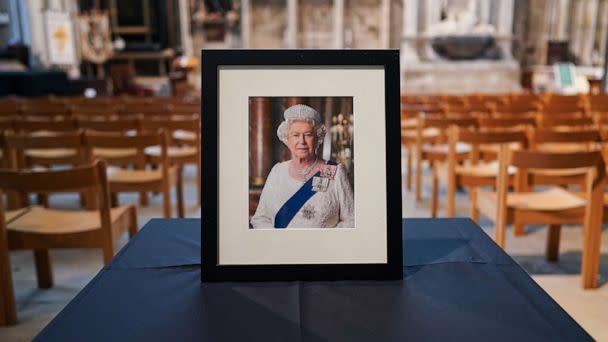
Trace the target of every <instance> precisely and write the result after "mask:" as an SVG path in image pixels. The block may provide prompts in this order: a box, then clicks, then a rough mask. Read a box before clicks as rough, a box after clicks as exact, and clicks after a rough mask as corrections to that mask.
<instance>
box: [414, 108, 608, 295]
mask: <svg viewBox="0 0 608 342" xmlns="http://www.w3.org/2000/svg"><path fill="white" fill-rule="evenodd" d="M451 123H452V124H451V125H449V126H448V131H449V134H448V136H449V139H448V143H447V144H441V143H436V144H435V145H432V144H428V145H422V146H423V147H422V148H420V149H418V153H419V154H418V158H419V160H420V161H422V160H423V159H426V160H429V161H430V162H431V165H432V198H431V213H432V215H433V216H435V215H437V210H438V188H439V181H440V179H441V177H440V174H439V173H440V170H441V169H440V167H439V163H442V162H445V163H446V164H447V168H446V174H445V176H446V177H445V178H447V179H446V183H447V200H446V204H447V208H446V209H447V216H453V215H454V214H455V203H454V199H455V191H456V188H457V187H466V188H468V189H469V197H470V199H471V217H472V218H473V219H475V220H479V214H480V212H481V213H483V214H484V215H486V216H488V217H490V218H491V219H493V220H494V221H495V222H496V223H497V224H496V226H497V229H496V241H497V243H498V244H499V245H500V246H502V247H504V246H505V231H506V230H505V227H506V224H507V223H514V231H515V232H516V233H518V234H517V235H521V233H522V232H523V227H524V225H526V224H532V223H537V224H543V223H544V224H549V225H550V234H549V240H548V245H547V246H548V247H547V258H548V259H550V260H555V259H556V258H557V251H558V246H559V229H560V227H561V224H583V225H584V232H585V246H584V251H583V264H582V284H583V287H584V288H592V287H595V286H597V271H598V269H597V265H598V264H597V260H599V259H598V258H599V241H600V234H601V223H602V218H603V219H604V220H608V213H607V215H603V211H604V210H605V209H604V208H605V207H604V201H603V197H602V196H599V197H598V195H597V192H598V191H600V192H602V193H603V189H604V182H605V180H604V177H603V175H604V173H605V166H604V161H603V159H602V150H601V145H600V144H601V142H602V141H603V139H602V136H601V134H600V132H599V130H597V129H584V130H555V129H547V128H536V129H532V128H531V127H528V129H526V130H521V129H519V130H517V129H510V130H488V129H487V128H486V129H483V128H482V129H480V128H479V127H478V125H477V122H476V121H475V120H470V121H469V122H468V123H467V122H464V120H460V121H458V122H456V121H454V120H453V121H452V122H451ZM497 155H498V158H499V161H496V160H495V158H496V156H497ZM568 160H572V162H568ZM418 165H419V166H420V163H418ZM419 174H420V169H418V172H417V179H419ZM538 185H543V186H551V187H550V188H549V189H546V190H544V191H542V192H540V193H538V192H531V190H532V189H533V188H534V186H538ZM570 185H578V186H580V187H582V188H583V189H584V190H585V191H583V192H582V193H571V192H569V191H567V190H566V189H564V188H567V187H568V186H570ZM487 186H490V187H495V188H496V189H498V191H496V192H487V191H486V192H483V191H481V190H479V188H482V187H487ZM509 187H514V189H515V190H516V191H517V192H518V193H516V194H513V193H508V192H507V189H508V188H509ZM418 196H419V193H418Z"/></svg>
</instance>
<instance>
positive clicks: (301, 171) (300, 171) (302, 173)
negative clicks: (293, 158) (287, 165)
mask: <svg viewBox="0 0 608 342" xmlns="http://www.w3.org/2000/svg"><path fill="white" fill-rule="evenodd" d="M318 161H319V159H318V158H317V157H315V161H314V162H313V163H312V164H310V166H309V167H307V168H305V169H299V168H298V167H297V166H295V165H294V164H293V162H292V163H291V166H292V167H293V169H294V171H295V172H296V173H297V174H298V175H300V176H302V177H306V176H307V175H308V174H309V173H310V171H312V169H313V168H314V167H315V166H317V162H318Z"/></svg>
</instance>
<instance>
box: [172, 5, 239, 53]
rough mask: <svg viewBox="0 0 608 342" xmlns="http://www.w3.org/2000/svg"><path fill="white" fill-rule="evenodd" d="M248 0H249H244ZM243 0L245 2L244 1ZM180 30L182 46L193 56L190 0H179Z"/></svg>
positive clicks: (185, 51)
mask: <svg viewBox="0 0 608 342" xmlns="http://www.w3.org/2000/svg"><path fill="white" fill-rule="evenodd" d="M244 1H247V0H244ZM244 1H243V2H244ZM178 6H179V31H180V39H181V41H182V48H183V49H184V55H186V56H192V55H193V53H194V51H193V49H192V34H191V33H190V15H191V14H190V8H189V7H188V0H179V4H178ZM195 57H197V58H199V57H200V51H197V52H196V56H195Z"/></svg>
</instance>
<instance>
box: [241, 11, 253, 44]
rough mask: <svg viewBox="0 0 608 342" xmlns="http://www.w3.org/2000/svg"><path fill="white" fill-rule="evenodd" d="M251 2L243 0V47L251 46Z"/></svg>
mask: <svg viewBox="0 0 608 342" xmlns="http://www.w3.org/2000/svg"><path fill="white" fill-rule="evenodd" d="M250 13H251V2H250V1H249V0H241V39H242V40H243V47H244V48H246V49H248V48H250V47H251V17H250Z"/></svg>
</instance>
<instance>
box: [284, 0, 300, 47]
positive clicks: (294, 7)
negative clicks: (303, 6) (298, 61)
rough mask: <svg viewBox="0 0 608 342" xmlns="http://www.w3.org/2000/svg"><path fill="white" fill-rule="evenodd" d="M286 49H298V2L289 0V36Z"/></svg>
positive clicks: (287, 36) (286, 38) (287, 35)
mask: <svg viewBox="0 0 608 342" xmlns="http://www.w3.org/2000/svg"><path fill="white" fill-rule="evenodd" d="M285 40H286V41H285V47H287V48H289V49H295V48H297V47H298V45H299V44H298V0H287V34H286V37H285Z"/></svg>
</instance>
